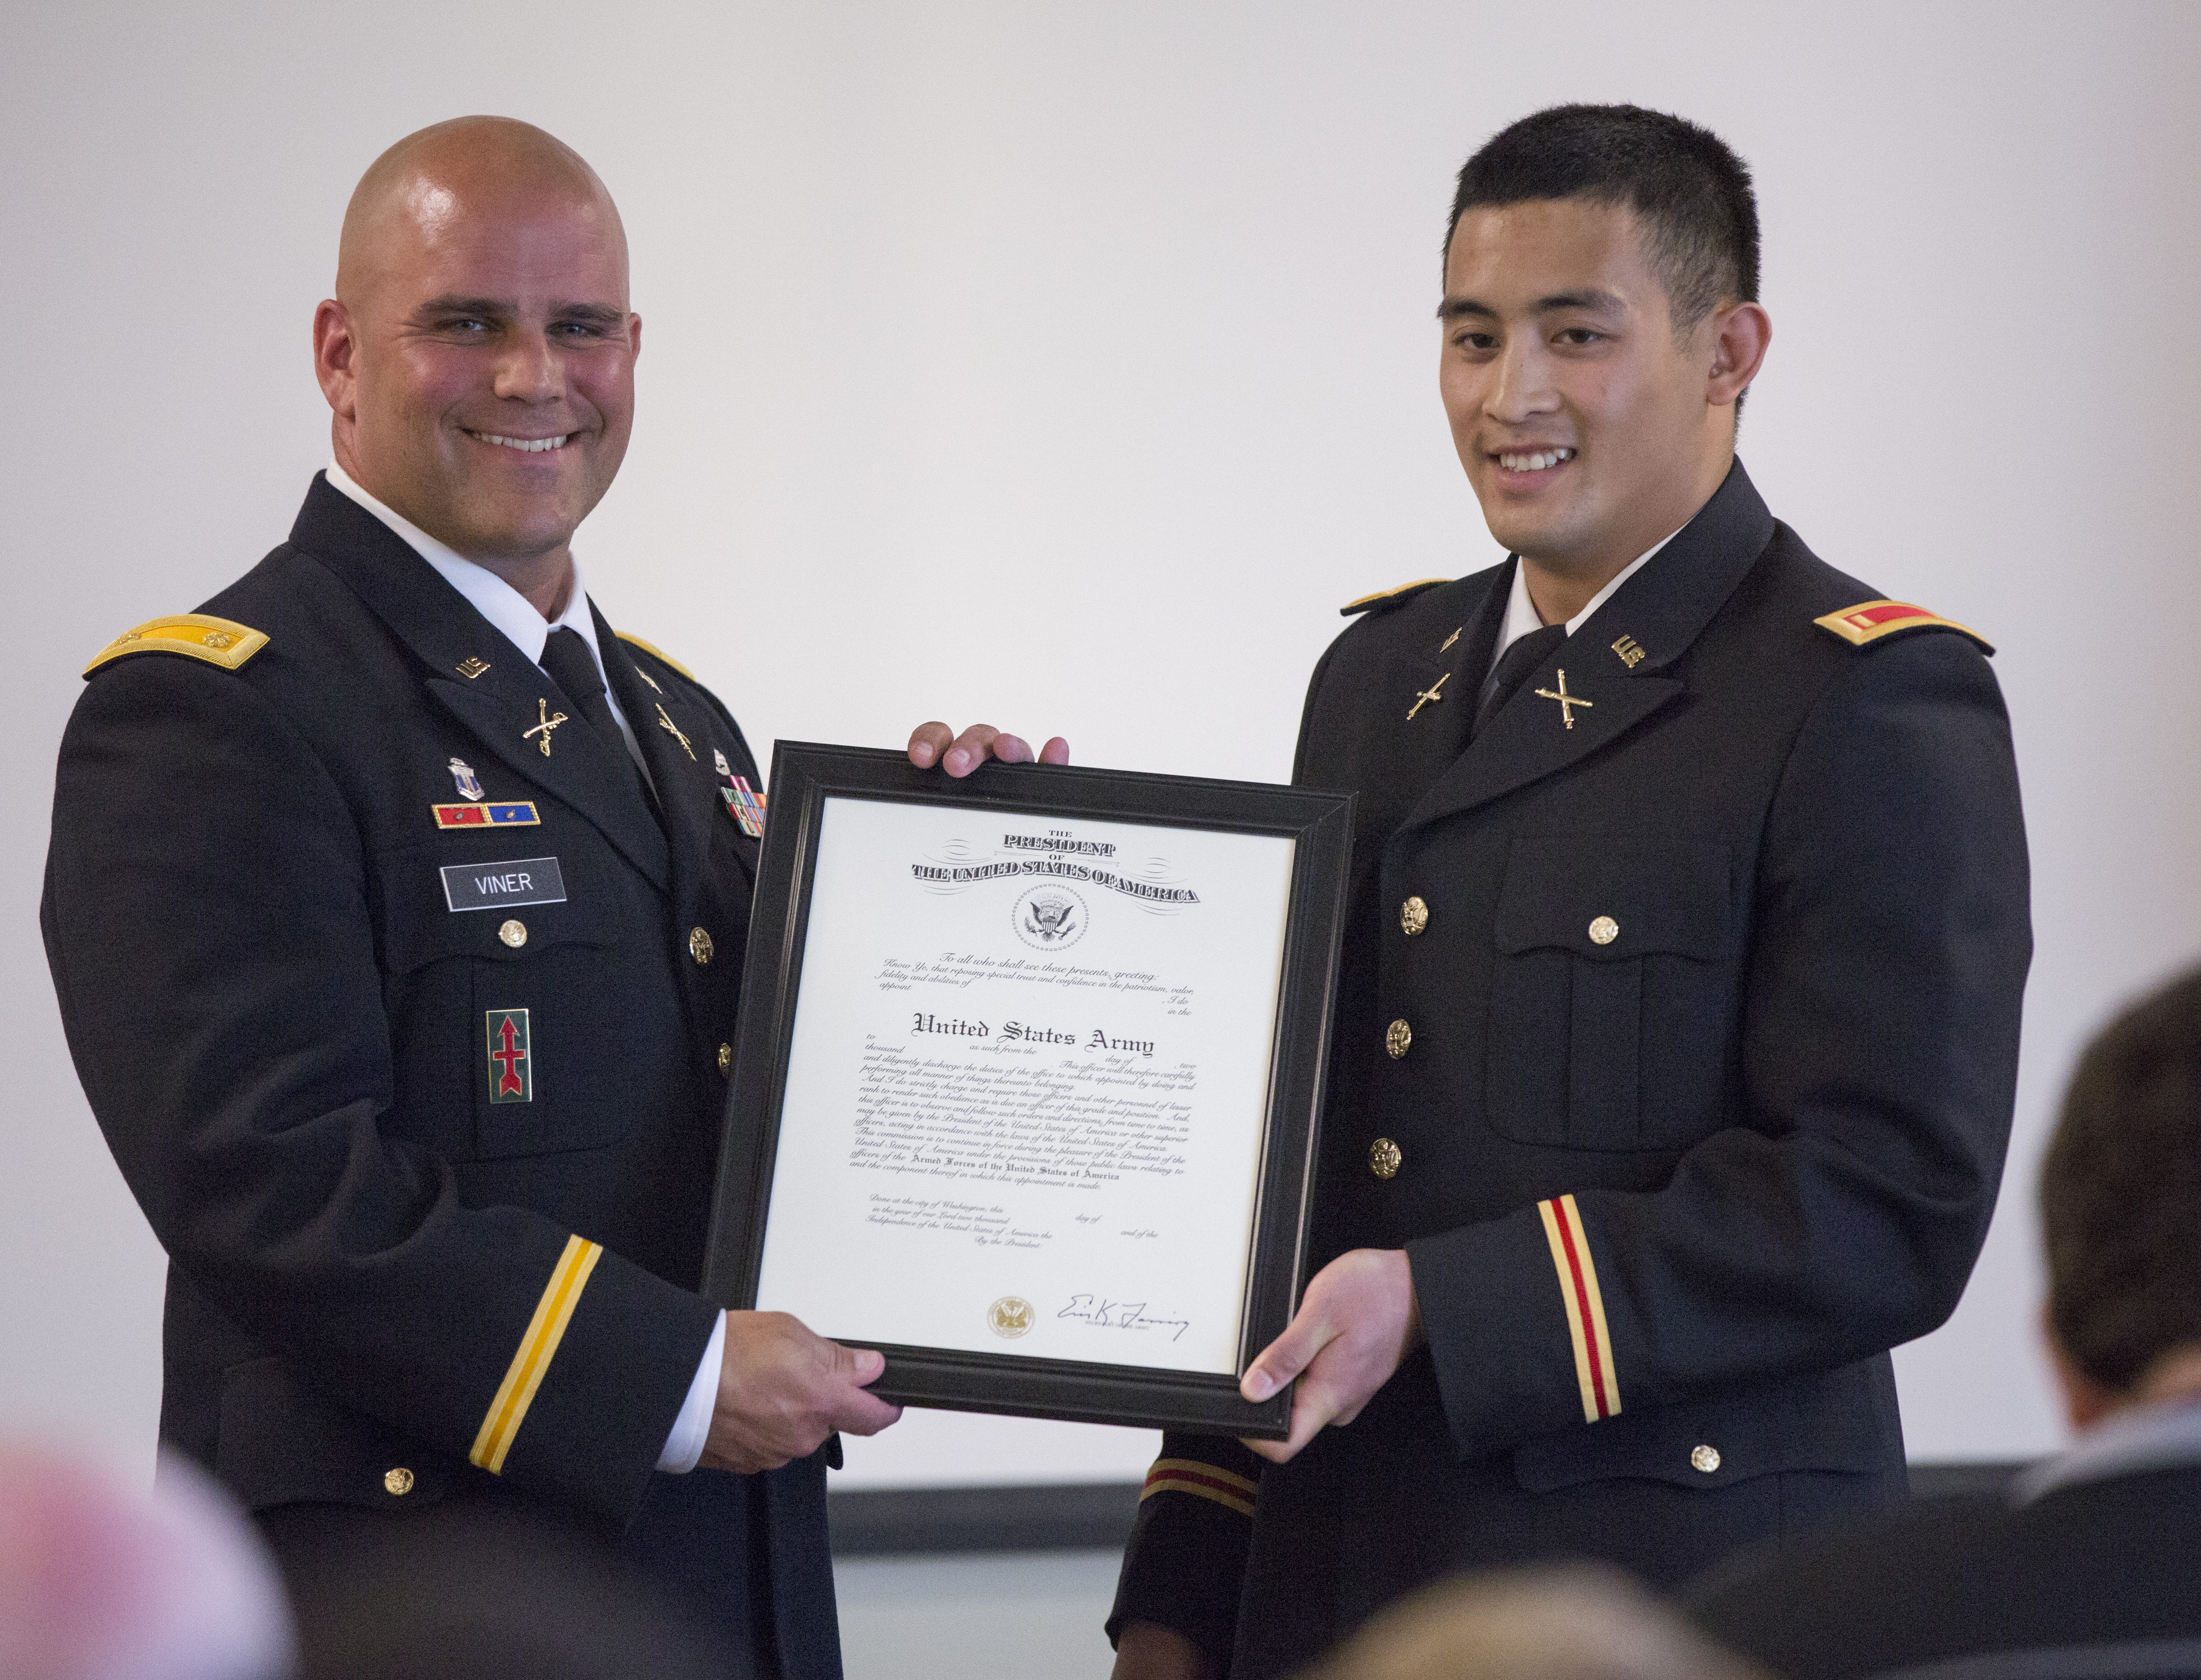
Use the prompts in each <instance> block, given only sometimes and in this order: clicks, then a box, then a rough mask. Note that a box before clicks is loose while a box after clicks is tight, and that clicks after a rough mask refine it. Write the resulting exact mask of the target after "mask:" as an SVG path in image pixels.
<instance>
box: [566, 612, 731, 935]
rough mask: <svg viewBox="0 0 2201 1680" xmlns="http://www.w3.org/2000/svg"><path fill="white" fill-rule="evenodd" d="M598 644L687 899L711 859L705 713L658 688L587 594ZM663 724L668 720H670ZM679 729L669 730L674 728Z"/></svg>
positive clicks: (713, 799) (711, 788) (711, 782)
mask: <svg viewBox="0 0 2201 1680" xmlns="http://www.w3.org/2000/svg"><path fill="white" fill-rule="evenodd" d="M589 610H590V612H591V613H593V614H595V615H596V647H597V649H599V650H600V651H601V652H602V655H603V660H604V674H605V676H606V677H607V678H609V679H610V681H611V688H612V693H613V696H614V697H615V698H617V700H618V701H619V710H621V711H622V712H624V713H625V714H626V720H627V722H628V723H630V724H631V725H633V726H634V738H635V740H636V741H637V743H639V744H640V746H641V748H642V756H643V762H644V763H646V764H648V765H649V779H650V781H651V783H652V784H654V786H655V788H656V790H657V808H658V811H659V812H660V814H661V815H662V816H663V817H664V819H665V837H666V840H667V841H668V842H669V843H671V845H672V872H673V879H674V881H675V882H676V884H678V896H679V899H680V902H682V903H689V902H693V899H694V887H695V884H696V882H697V880H698V879H699V878H700V877H701V873H702V872H703V871H704V870H705V869H706V868H707V867H708V866H709V863H708V860H709V858H710V855H711V826H710V825H711V818H712V814H713V808H715V807H716V806H717V805H718V804H719V793H718V787H719V779H718V776H717V774H716V772H715V771H714V768H713V764H712V760H711V725H710V720H709V719H708V718H707V716H704V715H701V708H697V707H696V706H694V705H692V704H690V702H688V701H687V700H686V699H685V698H684V696H682V695H681V694H680V693H679V692H678V690H666V689H661V688H660V687H659V686H658V685H657V684H656V683H655V682H654V681H653V680H651V679H649V678H645V677H644V676H643V674H642V669H641V667H639V666H637V664H636V663H635V662H634V659H633V657H632V656H631V655H630V654H629V653H628V652H627V650H626V643H624V642H622V641H620V640H619V637H617V636H616V635H614V634H613V631H612V627H611V626H609V625H608V624H607V623H605V622H604V615H603V614H602V613H601V612H599V611H597V608H596V602H593V601H591V602H590V603H589ZM668 725H669V726H668ZM675 731H678V733H675Z"/></svg>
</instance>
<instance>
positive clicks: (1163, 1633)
mask: <svg viewBox="0 0 2201 1680" xmlns="http://www.w3.org/2000/svg"><path fill="white" fill-rule="evenodd" d="M1214 1675H1215V1671H1214V1670H1213V1669H1212V1668H1211V1667H1209V1666H1208V1662H1207V1658H1206V1656H1205V1655H1204V1654H1202V1653H1201V1651H1200V1647H1198V1646H1197V1645H1195V1644H1194V1643H1193V1642H1191V1641H1190V1640H1189V1639H1187V1638H1186V1637H1185V1636H1183V1634H1181V1633H1179V1632H1178V1631H1177V1630H1176V1629H1175V1628H1165V1627H1164V1626H1162V1625H1161V1624H1159V1622H1126V1623H1124V1630H1123V1631H1122V1632H1121V1633H1119V1634H1118V1635H1117V1636H1116V1666H1115V1667H1114V1668H1113V1669H1112V1670H1111V1671H1109V1680H1214Z"/></svg>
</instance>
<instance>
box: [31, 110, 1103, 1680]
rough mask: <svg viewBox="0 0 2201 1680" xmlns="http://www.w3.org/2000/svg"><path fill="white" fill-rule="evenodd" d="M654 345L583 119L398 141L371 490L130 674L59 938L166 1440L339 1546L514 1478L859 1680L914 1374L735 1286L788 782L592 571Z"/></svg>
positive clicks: (275, 1535) (105, 675) (341, 366)
mask: <svg viewBox="0 0 2201 1680" xmlns="http://www.w3.org/2000/svg"><path fill="white" fill-rule="evenodd" d="M641 332H642V322H641V319H640V317H639V316H637V315H636V314H634V313H633V311H632V310H631V308H630V307H629V303H628V294H627V250H626V236H625V231H624V230H623V228H622V227H621V226H620V222H619V212H618V209H616V207H615V206H614V205H613V203H612V200H611V196H610V195H609V193H607V191H605V190H604V185H603V183H602V181H601V180H599V179H597V178H596V173H595V171H593V170H592V169H590V167H589V166H588V164H587V163H586V162H584V161H583V160H582V159H581V158H580V156H578V154H576V153H575V152H573V151H572V150H571V149H570V148H569V147H567V146H566V145H564V144H561V142H559V141H558V140H556V139H555V138H552V137H551V136H549V135H548V134H546V133H544V132H542V131H541V130H540V129H537V128H533V127H531V126H528V125H527V124H525V123H519V122H513V121H509V120H503V119H497V118H487V117H476V118H461V119H459V120H455V121H452V122H447V123H439V124H437V126H434V127H432V128H428V129H424V130H422V131H421V132H419V133H417V134H414V135H412V136H409V137H408V138H406V139H404V140H401V141H400V142H398V144H396V145H395V146H393V147H391V148H390V150H389V151H388V152H386V153H384V155H383V156H381V157H380V158H379V159H378V160H376V162H374V164H373V166H372V167H370V168H369V169H368V170H367V173H366V175H365V176H364V177H363V178H362V179H361V181H360V184H359V186H358V189H357V190H356V191H355V193H354V194H353V197H352V200H351V203H350V206H349V209H347V211H346V213H345V215H344V221H343V236H342V239H341V242H340V244H339V247H338V252H337V284H336V296H335V297H332V298H329V299H326V300H325V301H324V302H323V303H321V304H320V308H319V309H318V310H317V311H316V312H315V315H314V364H315V371H316V373H317V374H318V375H319V377H320V384H321V388H322V391H323V392H324V393H325V394H326V397H327V398H328V402H329V406H330V408H331V411H332V429H331V444H332V455H333V458H332V461H331V464H330V466H329V467H328V470H327V471H326V473H322V474H317V475H316V476H315V478H314V481H313V484H312V485H311V486H310V487H309V488H308V491H307V494H306V501H305V505H304V507H303V508H302V509H301V511H300V513H299V514H298V518H297V520H296V524H295V525H294V526H292V528H291V536H290V538H289V540H288V541H287V542H285V543H283V544H281V545H280V546H279V547H278V548H277V549H275V550H274V551H273V553H272V554H270V555H268V556H267V558H266V559H265V560H263V561H261V563H260V564H259V565H258V566H257V567H254V568H253V570H252V571H251V572H250V573H248V574H246V576H244V578H242V579H239V580H238V581H237V582H236V583H234V584H232V585H230V586H229V587H228V588H227V589H226V590H223V591H222V592H221V593H220V594H219V595H217V596H214V599H213V600H211V601H210V602H207V603H206V606H205V608H203V609H202V610H201V611H198V612H195V613H187V614H177V615H174V616H172V617H167V618H163V619H159V620H154V621H153V622H151V623H150V624H145V625H141V626H138V628H136V629H135V630H132V631H127V632H126V633H125V634H123V635H121V636H120V637H116V638H115V640H114V642H113V643H111V644H109V646H108V647H107V648H106V649H103V651H102V652H101V653H100V654H99V655H98V656H97V658H95V659H94V660H93V661H92V663H91V668H90V669H89V670H88V671H87V672H86V673H85V675H86V678H87V679H88V681H87V686H86V688H85V692H84V695H83V697H82V699H81V700H80V701H79V703H78V705H77V708H76V711H75V713H74V714H73V716H72V718H71V719H70V720H69V725H68V730H67V734H66V736H65V737H63V741H62V754H61V764H60V769H59V773H58V775H57V778H56V786H55V795H54V832H53V844H52V848H51V849H50V852H49V854H48V857H47V869H46V890H45V898H44V904H43V906H42V920H43V925H44V932H45V939H46V949H47V955H48V958H49V960H50V963H51V965H52V967H53V973H54V981H55V986H56V990H57V991H58V993H59V995H60V1000H61V1006H62V1020H63V1023H64V1025H65V1026H66V1028H67V1032H68V1040H69V1048H70V1050H71V1053H72V1054H73V1056H74V1057H75V1060H76V1064H77V1067H78V1070H79V1073H80V1074H81V1076H82V1078H83V1080H84V1085H85V1095H86V1096H88V1097H89V1099H90V1100H91V1107H92V1111H93V1113H94V1114H95V1115H96V1116H97V1119H98V1120H99V1123H100V1125H101V1127H102V1129H103V1131H105V1133H106V1135H107V1138H108V1141H109V1145H110V1147H111V1148H113V1150H114V1158H115V1160H116V1162H117V1163H118V1165H119V1166H120V1167H121V1169H122V1172H123V1176H124V1177H125V1178H126V1179H127V1180H128V1182H129V1184H130V1187H131V1189H132V1191H133V1192H134V1193H135V1194H136V1195H137V1197H138V1201H139V1203H140V1205H141V1206H142V1207H144V1210H145V1213H146V1216H147V1218H148V1219H149V1220H150V1223H151V1225H152V1226H153V1229H154V1231H155V1232H156V1234H157V1235H158V1237H160V1239H161V1245H162V1246H163V1247H164V1248H166V1249H167V1253H168V1256H169V1262H170V1264H169V1272H168V1289H167V1308H166V1314H165V1319H164V1325H163V1350H162V1351H163V1362H164V1372H163V1377H164V1381H163V1385H162V1392H161V1437H162V1439H163V1440H164V1441H166V1442H170V1443H172V1444H173V1446H175V1447H176V1448H179V1450H180V1451H182V1452H184V1453H185V1454H190V1455H191V1457H193V1458H196V1459H197V1460H199V1461H200V1462H202V1464H204V1465H205V1466H207V1468H208V1469H209V1470H210V1471H213V1472H214V1474H215V1475H216V1476H218V1477H220V1478H221V1479H222V1480H223V1481H224V1482H226V1483H228V1485H229V1486H230V1488H231V1489H232V1490H234V1491H235V1492H236V1494H237V1495H238V1496H239V1498H240V1499H242V1500H243V1501H244V1503H245V1504H246V1506H247V1507H249V1509H251V1510H252V1512H253V1513H255V1516H256V1517H257V1518H258V1519H259V1521H260V1522H261V1525H262V1526H263V1528H264V1529H265V1530H267V1533H268V1535H269V1536H270V1537H271V1539H272V1540H273V1542H274V1544H275V1547H276V1549H277V1551H278V1553H279V1555H280V1556H281V1558H282V1560H283V1561H284V1563H285V1566H286V1568H287V1569H289V1570H290V1571H291V1573H292V1574H293V1576H294V1577H298V1576H299V1575H301V1574H302V1573H310V1572H311V1571H314V1570H327V1571H332V1572H335V1573H338V1574H341V1573H342V1572H343V1571H344V1570H345V1568H346V1567H347V1564H348V1560H351V1559H353V1558H355V1557H356V1556H357V1555H358V1554H359V1552H360V1550H361V1547H362V1546H364V1545H365V1544H367V1543H368V1542H371V1541H372V1540H373V1537H374V1536H378V1535H379V1534H380V1533H381V1532H382V1531H383V1528H384V1525H385V1524H389V1523H390V1522H392V1521H405V1522H408V1523H410V1524H415V1525H416V1526H417V1529H418V1530H419V1532H418V1533H417V1534H416V1535H415V1536H414V1538H415V1539H416V1540H419V1541H420V1542H422V1543H423V1544H424V1545H427V1546H429V1547H430V1549H434V1548H433V1546H432V1543H431V1542H432V1540H433V1537H434V1536H437V1534H438V1533H439V1532H441V1531H443V1530H446V1529H448V1530H449V1533H450V1534H454V1535H455V1534H457V1533H460V1532H462V1531H463V1530H464V1529H465V1527H466V1525H467V1524H468V1523H469V1522H471V1521H472V1517H473V1514H474V1513H473V1512H472V1510H470V1508H469V1507H511V1508H513V1509H515V1510H517V1511H518V1512H519V1513H523V1514H524V1515H525V1516H527V1517H528V1518H531V1519H534V1520H538V1521H549V1522H553V1523H556V1524H564V1525H567V1526H572V1527H578V1528H585V1529H587V1530H590V1531H592V1532H596V1533H600V1534H602V1535H605V1536H612V1537H615V1538H616V1540H617V1542H618V1543H619V1548H620V1550H621V1552H622V1553H623V1554H624V1556H625V1559H626V1560H627V1561H628V1562H629V1563H630V1564H631V1565H634V1566H635V1567H637V1569H639V1570H641V1571H644V1572H645V1573H646V1574H647V1575H649V1577H652V1578H653V1579H654V1580H655V1581H656V1582H657V1583H658V1584H659V1585H660V1586H661V1587H663V1588H665V1589H668V1590H669V1593H670V1595H671V1596H672V1599H673V1600H674V1601H676V1602H678V1603H680V1604H681V1605H682V1606H683V1607H684V1608H686V1609H688V1610H690V1611H692V1612H694V1613H695V1615H696V1618H698V1619H699V1621H701V1622H702V1623H705V1624H708V1625H709V1626H710V1627H711V1628H712V1630H713V1631H714V1632H715V1633H716V1635H717V1636H718V1637H719V1643H720V1644H721V1645H723V1647H724V1648H725V1653H726V1663H727V1671H729V1672H731V1673H733V1674H737V1675H748V1674H752V1673H755V1674H773V1675H785V1676H789V1677H810V1680H831V1677H836V1676H837V1675H838V1674H839V1672H840V1656H839V1647H838V1645H837V1642H836V1630H835V1624H834V1616H833V1584H832V1571H831V1557H830V1555H829V1553H828V1549H827V1546H826V1536H825V1453H826V1451H827V1450H829V1449H828V1448H827V1447H826V1445H825V1443H826V1442H827V1441H828V1437H829V1436H831V1434H832V1432H833V1431H835V1430H850V1431H854V1432H858V1433H864V1434H868V1433H870V1432H872V1430H877V1429H880V1428H882V1427H883V1426H885V1425H886V1424H889V1423H891V1422H892V1421H893V1420H894V1419H895V1416H896V1415H897V1413H896V1411H895V1407H891V1406H889V1405H888V1404H886V1403H885V1402H884V1401H881V1400H878V1399H877V1398H876V1397H875V1396H873V1395H871V1394H868V1393H866V1390H865V1384H866V1383H870V1382H872V1381H874V1380H876V1379H877V1376H878V1374H879V1372H880V1369H881V1368H882V1365H883V1361H881V1360H880V1359H879V1357H878V1356H877V1354H872V1353H868V1352H860V1351H858V1350H855V1349H852V1348H842V1347H838V1346H836V1344H834V1343H832V1342H827V1341H825V1339H823V1338H822V1337H820V1336H815V1335H813V1334H812V1333H811V1332H810V1330H807V1328H806V1327H804V1326H803V1325H801V1324H799V1323H797V1322H796V1321H795V1319H792V1318H789V1317H788V1316H787V1315H785V1314H784V1313H721V1312H720V1311H719V1308H718V1307H717V1305H716V1304H715V1303H714V1302H713V1301H707V1300H706V1299H705V1298H704V1297H703V1296H702V1295H700V1294H699V1293H697V1291H696V1283H697V1279H698V1278H699V1276H700V1274H701V1269H702V1249H703V1237H704V1230H705V1223H706V1220H707V1216H708V1213H709V1207H708V1197H709V1187H710V1184H711V1182H712V1178H713V1165H712V1164H713V1160H714V1157H715V1153H716V1149H717V1141H718V1136H719V1113H720V1109H721V1107H722V1105H723V1103H724V1101H725V1079H726V1076H727V1073H728V1070H729V1066H730V1064H731V1058H732V1051H731V1048H730V1043H729V1041H730V1040H731V1038H732V1037H733V1023H734V1017H735V1010H736V1007H737V1002H738V991H739V987H740V981H741V953H742V942H743V939H744V937H746V933H747V929H748V905H749V900H750V896H751V893H752V891H753V888H754V878H755V871H756V863H757V856H758V841H759V839H760V837H761V835H762V833H763V816H764V802H763V799H762V797H761V796H760V793H759V791H758V789H759V786H760V778H759V776H758V772H757V767H756V764H755V762H754V761H753V760H752V759H751V758H750V756H749V752H748V746H747V744H746V743H745V742H744V741H743V740H742V734H741V731H740V730H739V729H738V728H737V727H736V725H735V724H734V720H733V719H732V717H731V715H730V714H728V712H727V711H726V709H725V707H724V706H723V705H721V704H720V703H719V701H718V699H717V697H716V696H713V695H712V694H711V693H710V692H709V690H707V689H705V688H704V687H703V686H702V685H701V684H700V683H698V682H696V679H695V678H694V677H693V676H692V675H690V673H689V672H688V671H687V670H686V669H685V667H682V666H681V665H679V664H678V663H677V662H676V661H673V660H671V659H669V658H667V657H666V656H665V655H663V654H661V653H660V652H658V651H657V650H656V649H654V648H652V647H651V646H650V645H649V643H644V642H641V641H638V640H636V639H634V638H632V637H625V636H618V635H614V633H613V629H612V626H610V624H609V623H608V622H607V620H605V618H604V617H603V616H602V614H600V613H599V612H597V611H596V607H595V605H594V603H593V602H590V599H589V596H588V594H587V592H586V590H584V587H583V584H582V581H581V578H580V574H579V570H578V567H577V565H576V563H575V561H574V558H573V553H572V535H573V532H574V528H575V527H576V526H578V524H579V523H580V522H581V520H583V519H584V518H585V517H586V516H587V514H589V512H590V509H592V508H594V507H595V506H596V503H597V502H598V501H599V500H600V499H601V498H602V496H603V494H604V492H605V491H606V490H607V489H608V488H609V486H610V485H611V482H612V479H613V474H615V473H617V472H618V470H619V463H620V461H622V459H623V458H624V456H625V452H626V445H627V439H628V435H629V432H630V430H631V424H632V420H633V414H634V363H635V357H636V355H637V353H638V352H639V350H640V348H641ZM910 753H911V756H912V757H913V759H915V760H917V761H919V762H920V763H924V764H930V763H932V762H934V761H942V764H943V767H945V768H947V769H948V770H949V771H950V772H952V773H956V774H967V773H968V772H970V771H971V770H972V769H975V768H976V767H977V764H978V762H979V761H981V760H983V758H985V757H986V756H988V755H989V754H993V755H999V756H1003V757H1029V756H1030V752H1029V749H1025V748H1024V747H1023V746H1022V744H1021V743H1015V742H1013V741H1012V739H1011V738H1010V737H995V733H994V731H991V730H989V729H985V728H983V726H982V727H980V728H978V729H976V730H973V731H967V732H966V735H965V736H964V737H961V738H960V739H958V740H955V741H954V742H953V743H951V742H950V740H949V737H948V731H947V730H946V729H945V728H943V727H942V726H940V725H927V726H926V727H925V728H924V729H921V730H920V731H919V732H918V735H917V736H916V737H913V740H912V742H911V746H910ZM1048 755H1049V756H1050V757H1052V758H1054V759H1056V760H1057V761H1059V759H1060V758H1061V757H1062V756H1063V750H1062V749H1061V748H1060V744H1059V743H1049V753H1048ZM698 1466H701V1467H700V1469H699V1468H698ZM690 1472H694V1473H690ZM730 1472H731V1473H730ZM310 1584H311V1583H308V1585H309V1586H310ZM480 1590H482V1583H480V1582H479V1581H477V1580H467V1579H464V1578H461V1577H460V1576H458V1575H457V1574H455V1575H454V1577H453V1579H452V1580H451V1583H450V1591H451V1595H452V1596H453V1601H455V1602H463V1601H464V1595H465V1594H467V1593H469V1592H478V1591H480Z"/></svg>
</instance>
